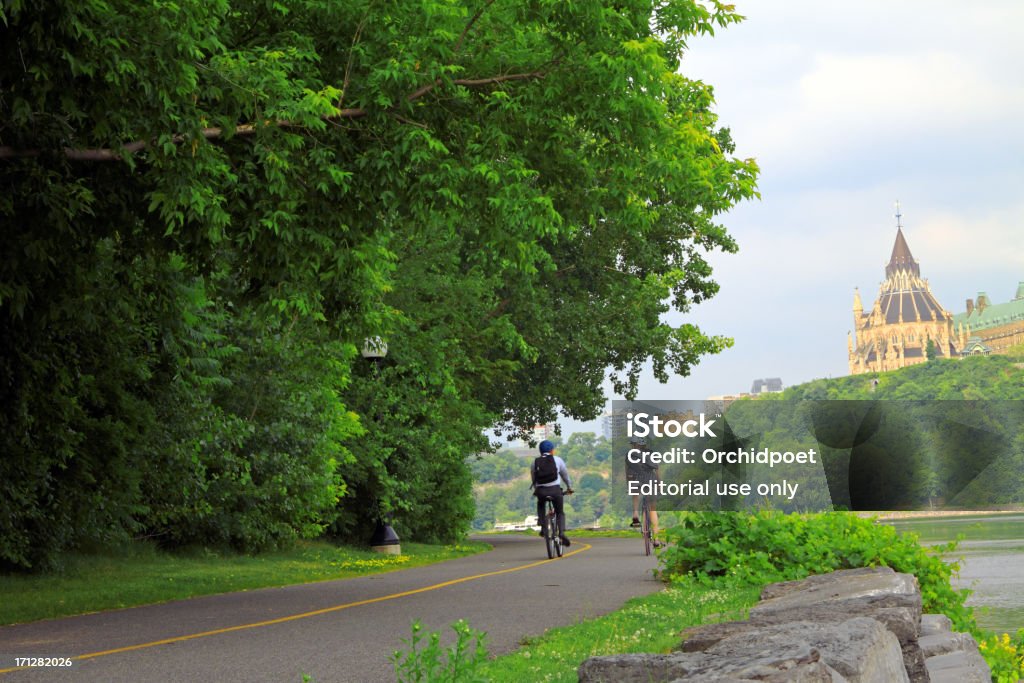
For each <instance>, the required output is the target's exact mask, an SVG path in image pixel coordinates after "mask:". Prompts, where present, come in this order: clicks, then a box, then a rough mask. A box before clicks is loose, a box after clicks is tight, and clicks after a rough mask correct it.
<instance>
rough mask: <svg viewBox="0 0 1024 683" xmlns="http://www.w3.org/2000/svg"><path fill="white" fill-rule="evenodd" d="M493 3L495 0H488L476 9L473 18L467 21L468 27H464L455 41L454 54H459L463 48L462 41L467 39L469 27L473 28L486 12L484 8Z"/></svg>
mask: <svg viewBox="0 0 1024 683" xmlns="http://www.w3.org/2000/svg"><path fill="white" fill-rule="evenodd" d="M493 4H494V0H487V2H485V3H484V4H483V5H481V7H480V9H478V10H477V11H476V14H474V15H473V16H472V18H470V20H469V23H467V24H466V27H465V28H464V29H462V34H461V35H460V36H459V39H458V40H456V41H455V48H454V49H453V50H452V52H453V53H454V54H459V50H461V49H462V42H463V41H464V40H465V39H466V35H467V34H468V33H469V29H471V28H473V24H475V23H476V20H477V19H479V18H480V16H481V15H482V14H483V13H484V10H485V9H487V8H488V7H490V6H491V5H493Z"/></svg>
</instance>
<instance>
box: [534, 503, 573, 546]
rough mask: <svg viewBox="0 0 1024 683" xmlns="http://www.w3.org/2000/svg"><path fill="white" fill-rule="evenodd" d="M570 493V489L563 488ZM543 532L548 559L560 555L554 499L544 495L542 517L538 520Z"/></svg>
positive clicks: (560, 538)
mask: <svg viewBox="0 0 1024 683" xmlns="http://www.w3.org/2000/svg"><path fill="white" fill-rule="evenodd" d="M563 493H564V494H565V495H571V494H572V489H568V490H563ZM539 521H540V525H541V531H542V532H543V533H544V544H545V545H546V546H547V549H548V559H549V560H553V559H555V558H556V557H561V556H562V536H561V535H560V534H559V533H558V515H557V514H555V501H554V499H553V498H552V497H551V496H544V518H543V519H541V520H539Z"/></svg>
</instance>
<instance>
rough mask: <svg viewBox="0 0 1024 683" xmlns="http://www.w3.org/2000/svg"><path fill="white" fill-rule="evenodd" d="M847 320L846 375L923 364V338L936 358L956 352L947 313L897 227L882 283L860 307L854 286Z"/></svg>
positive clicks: (951, 321)
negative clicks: (849, 327)
mask: <svg viewBox="0 0 1024 683" xmlns="http://www.w3.org/2000/svg"><path fill="white" fill-rule="evenodd" d="M853 324H854V330H855V333H854V334H855V335H856V336H855V337H854V336H853V335H850V336H848V339H847V349H848V351H849V357H850V374H851V375H857V374H860V373H862V372H884V371H886V370H896V369H898V368H904V367H907V366H908V365H915V364H917V363H923V362H924V361H925V360H927V357H926V355H925V354H926V351H927V347H928V342H929V341H931V342H933V344H934V348H935V356H936V357H937V358H953V357H957V356H958V355H959V348H960V347H959V346H958V344H957V342H958V341H959V340H958V339H957V337H956V335H955V333H954V329H953V314H952V313H950V312H949V311H947V310H945V309H943V308H942V306H940V305H939V302H938V301H936V300H935V296H934V295H933V294H932V292H931V288H930V287H929V286H928V281H927V280H924V279H922V278H921V268H920V266H919V265H918V263H917V261H915V260H914V257H913V256H912V255H911V253H910V247H909V246H907V240H906V238H905V237H904V236H903V228H902V226H898V227H897V228H896V243H895V244H894V245H893V247H892V257H891V258H890V259H889V265H887V266H886V267H885V282H883V283H882V287H881V289H880V290H879V292H878V298H877V299H875V303H874V306H872V307H871V309H870V310H868V311H865V310H864V305H863V304H862V302H861V299H860V292H858V291H854V294H853Z"/></svg>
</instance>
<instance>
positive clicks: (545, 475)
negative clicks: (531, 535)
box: [530, 439, 572, 547]
mask: <svg viewBox="0 0 1024 683" xmlns="http://www.w3.org/2000/svg"><path fill="white" fill-rule="evenodd" d="M539 450H540V456H539V457H538V458H536V459H535V460H534V461H533V464H532V465H531V466H530V486H532V487H533V495H535V496H537V520H538V521H541V520H543V519H544V500H545V499H546V498H550V499H551V500H552V502H554V504H555V517H556V518H557V519H558V536H559V537H560V538H561V539H562V545H564V546H566V547H569V545H570V543H569V538H568V537H567V536H566V535H565V512H564V508H563V500H562V486H563V484H564V485H565V493H567V494H570V493H572V483H571V482H570V481H569V470H567V469H566V468H565V461H564V460H562V459H561V458H560V457H558V456H557V455H555V444H553V443H551V442H550V441H548V440H546V439H545V440H544V441H541V442H540V447H539ZM540 535H541V536H543V535H544V530H543V529H541V532H540Z"/></svg>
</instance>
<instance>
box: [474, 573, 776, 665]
mask: <svg viewBox="0 0 1024 683" xmlns="http://www.w3.org/2000/svg"><path fill="white" fill-rule="evenodd" d="M760 592H761V589H760V587H757V586H741V587H736V586H729V585H727V584H725V583H724V582H722V583H721V584H719V585H712V586H710V587H708V586H702V585H700V584H697V583H696V582H694V581H680V582H677V583H676V584H674V585H673V586H671V587H669V588H666V589H665V590H663V591H661V592H659V593H654V594H652V595H648V596H644V597H640V598H633V599H632V600H630V601H629V602H627V603H626V604H625V606H623V608H622V609H620V610H618V611H616V612H612V613H610V614H606V615H604V616H602V617H598V618H596V619H590V620H587V621H584V622H581V623H579V624H575V625H573V626H565V627H561V628H557V629H552V630H550V631H547V632H546V633H544V635H542V636H540V637H538V638H536V639H532V640H529V641H527V642H525V643H524V644H523V647H521V648H520V649H519V650H517V651H516V652H513V653H511V654H508V655H505V656H503V657H498V658H496V659H493V660H491V661H489V662H487V663H486V664H485V665H483V666H482V667H481V668H480V670H479V671H480V673H481V674H482V676H484V677H485V678H486V679H487V680H488V681H490V682H491V683H501V682H502V681H509V682H510V683H511V682H518V681H564V682H565V683H575V681H576V680H577V676H576V670H577V668H578V667H579V665H580V664H582V663H583V661H584V660H585V659H587V658H589V657H593V656H596V655H607V654H621V653H627V652H669V651H670V650H672V649H674V648H676V647H678V646H679V643H680V641H681V638H680V636H679V632H680V631H682V630H683V629H684V628H688V627H690V626H696V625H698V624H706V623H714V622H719V621H732V620H735V619H744V618H746V612H747V610H748V609H749V608H750V607H751V606H752V605H754V604H755V603H756V602H757V599H758V597H759V595H760Z"/></svg>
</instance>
